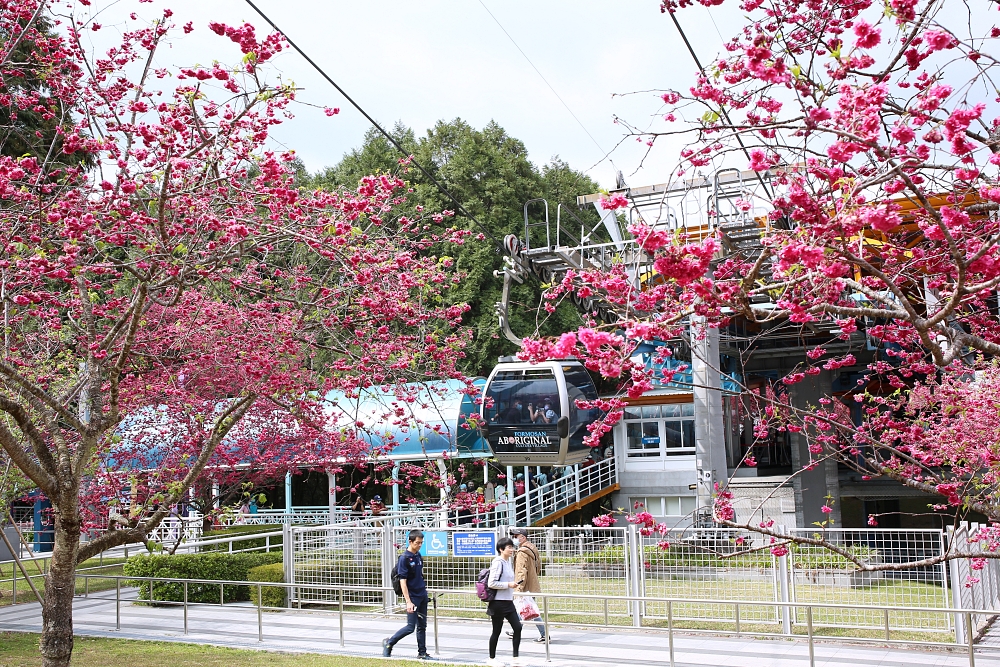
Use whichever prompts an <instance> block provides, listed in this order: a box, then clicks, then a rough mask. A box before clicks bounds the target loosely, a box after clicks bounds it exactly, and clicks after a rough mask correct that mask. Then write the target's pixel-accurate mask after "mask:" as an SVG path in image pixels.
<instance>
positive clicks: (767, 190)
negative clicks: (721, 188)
mask: <svg viewBox="0 0 1000 667" xmlns="http://www.w3.org/2000/svg"><path fill="white" fill-rule="evenodd" d="M667 13H668V14H669V15H670V20H671V21H673V22H674V27H675V28H677V32H679V33H680V35H681V39H683V40H684V46H686V47H687V50H688V53H690V54H691V58H692V59H693V60H694V64H695V65H697V66H698V71H700V72H701V74H702V76H705V77H707V76H708V75H707V74H706V73H705V67H704V66H703V65H702V64H701V60H699V59H698V54H696V53H695V52H694V47H693V46H691V42H689V41H688V38H687V35H686V34H684V29H683V28H681V24H680V23H678V22H677V16H676V15H675V13H674V12H667ZM713 22H714V21H713ZM719 113H720V114H721V115H722V117H723V118H725V119H726V123H728V124H729V127H733V121H732V120H730V118H729V112H728V111H726V107H724V106H722V105H721V104H720V105H719ZM736 141H738V142H739V144H740V148H741V149H743V154H744V155H746V156H747V160H750V151H748V150H747V146H746V144H744V143H743V137H741V136H740V134H739V132H737V133H736ZM757 180H758V181H760V186H761V187H762V188H764V193H765V194H767V196H768V197H771V196H773V195H772V194H771V190H770V188H768V187H767V184H766V183H764V178H763V176H761V175H760V174H759V173H757Z"/></svg>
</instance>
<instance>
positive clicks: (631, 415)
mask: <svg viewBox="0 0 1000 667" xmlns="http://www.w3.org/2000/svg"><path fill="white" fill-rule="evenodd" d="M623 412H624V413H625V415H624V416H623V417H622V419H626V420H630V419H640V418H641V413H640V412H639V408H631V407H629V408H625V410H624V411H623Z"/></svg>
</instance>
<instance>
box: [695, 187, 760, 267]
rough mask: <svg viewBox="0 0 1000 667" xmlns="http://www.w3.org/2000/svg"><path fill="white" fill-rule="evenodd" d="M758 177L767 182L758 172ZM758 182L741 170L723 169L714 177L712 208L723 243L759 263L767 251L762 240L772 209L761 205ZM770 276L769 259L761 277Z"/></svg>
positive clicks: (711, 196) (733, 252) (750, 260)
mask: <svg viewBox="0 0 1000 667" xmlns="http://www.w3.org/2000/svg"><path fill="white" fill-rule="evenodd" d="M756 178H758V179H760V180H761V183H760V184H761V185H763V183H764V180H765V176H759V175H757V176H756ZM767 180H769V179H767ZM755 185H756V184H755V183H754V182H753V181H752V180H750V179H746V177H745V175H744V174H743V173H742V172H740V171H739V170H738V169H722V170H719V171H718V172H716V173H715V175H714V177H713V182H712V190H711V194H710V201H711V209H712V211H713V212H714V215H715V220H716V225H717V226H718V228H719V231H720V232H721V234H720V236H721V239H722V243H723V245H724V246H725V248H726V250H727V252H728V253H730V254H739V255H742V256H743V258H744V259H745V260H746V261H748V262H755V261H756V260H757V258H758V257H760V255H761V253H762V252H764V245H763V243H761V239H762V237H763V235H764V232H765V231H766V229H767V225H768V211H767V210H766V209H765V208H761V207H760V206H759V203H758V202H759V200H758V199H756V198H755V197H754V196H753V190H754V186H755ZM755 209H756V210H755ZM770 275H771V264H770V262H768V261H766V260H765V262H764V264H763V265H762V266H761V268H760V276H761V277H768V276H770Z"/></svg>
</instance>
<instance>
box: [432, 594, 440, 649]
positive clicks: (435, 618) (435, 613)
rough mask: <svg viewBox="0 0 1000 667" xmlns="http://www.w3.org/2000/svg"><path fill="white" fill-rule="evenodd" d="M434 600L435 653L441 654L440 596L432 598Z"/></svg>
mask: <svg viewBox="0 0 1000 667" xmlns="http://www.w3.org/2000/svg"><path fill="white" fill-rule="evenodd" d="M431 599H432V600H433V602H434V655H441V648H440V646H438V598H437V595H435V596H433V598H431Z"/></svg>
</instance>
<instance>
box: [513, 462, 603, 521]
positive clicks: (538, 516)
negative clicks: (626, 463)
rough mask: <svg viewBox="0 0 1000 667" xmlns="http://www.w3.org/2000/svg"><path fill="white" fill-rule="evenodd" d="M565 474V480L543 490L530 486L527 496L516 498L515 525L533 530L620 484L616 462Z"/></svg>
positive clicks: (562, 479) (561, 479)
mask: <svg viewBox="0 0 1000 667" xmlns="http://www.w3.org/2000/svg"><path fill="white" fill-rule="evenodd" d="M563 470H564V473H565V474H564V475H563V476H562V477H560V478H558V479H554V480H552V481H551V482H548V483H547V484H544V485H541V486H531V485H530V484H529V487H528V490H527V492H526V493H523V494H521V495H519V496H516V497H515V498H514V500H513V503H512V504H513V505H514V510H513V512H514V521H513V522H512V523H513V524H514V525H517V526H530V525H532V524H534V523H537V522H538V521H542V520H544V519H545V517H547V516H551V515H552V514H555V513H556V512H559V511H560V510H563V509H566V508H568V507H570V506H572V505H574V504H576V503H579V502H580V501H582V500H585V499H586V498H588V497H590V496H592V495H594V494H596V493H599V492H600V491H603V490H605V489H607V488H609V487H611V486H612V485H614V484H616V483H617V482H618V470H617V468H616V467H615V460H614V459H602V460H601V461H598V462H597V463H595V464H594V465H591V466H587V467H581V466H579V465H577V466H573V467H572V468H569V467H567V468H564V469H563Z"/></svg>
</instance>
